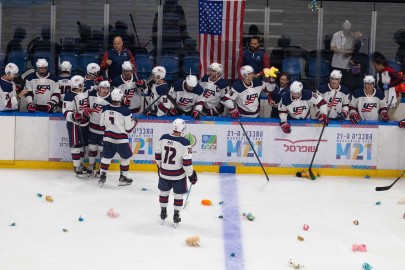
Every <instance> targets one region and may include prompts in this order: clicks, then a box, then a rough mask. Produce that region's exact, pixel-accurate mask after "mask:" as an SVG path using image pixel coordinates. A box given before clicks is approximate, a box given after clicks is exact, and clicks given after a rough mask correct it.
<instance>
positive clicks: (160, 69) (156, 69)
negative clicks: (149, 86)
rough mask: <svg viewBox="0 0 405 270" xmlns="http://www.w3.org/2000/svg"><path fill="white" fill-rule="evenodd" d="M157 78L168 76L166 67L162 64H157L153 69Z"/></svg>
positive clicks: (161, 78)
mask: <svg viewBox="0 0 405 270" xmlns="http://www.w3.org/2000/svg"><path fill="white" fill-rule="evenodd" d="M152 74H153V76H154V77H155V79H160V80H163V79H164V78H165V77H166V69H165V68H164V67H162V66H156V67H154V68H153V69H152Z"/></svg>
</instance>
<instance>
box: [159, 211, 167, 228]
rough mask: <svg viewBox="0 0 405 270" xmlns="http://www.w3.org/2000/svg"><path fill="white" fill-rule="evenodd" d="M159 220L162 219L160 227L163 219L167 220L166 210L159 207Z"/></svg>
mask: <svg viewBox="0 0 405 270" xmlns="http://www.w3.org/2000/svg"><path fill="white" fill-rule="evenodd" d="M160 218H161V219H162V225H163V223H164V222H165V219H166V218H167V209H166V207H161V210H160Z"/></svg>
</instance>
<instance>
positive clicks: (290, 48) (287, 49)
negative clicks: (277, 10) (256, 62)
mask: <svg viewBox="0 0 405 270" xmlns="http://www.w3.org/2000/svg"><path fill="white" fill-rule="evenodd" d="M277 45H278V48H275V49H273V51H272V52H271V54H270V59H271V65H272V66H274V67H276V68H277V69H278V70H282V67H283V66H282V64H283V59H286V58H303V59H307V58H308V52H307V51H306V50H304V49H302V48H301V47H300V46H296V45H291V38H290V36H288V35H282V36H281V37H280V38H279V39H278V40H277ZM284 71H285V70H284Z"/></svg>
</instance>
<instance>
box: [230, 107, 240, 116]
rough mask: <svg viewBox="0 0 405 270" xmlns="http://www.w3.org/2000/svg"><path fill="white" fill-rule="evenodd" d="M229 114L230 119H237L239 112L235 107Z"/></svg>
mask: <svg viewBox="0 0 405 270" xmlns="http://www.w3.org/2000/svg"><path fill="white" fill-rule="evenodd" d="M229 113H230V114H231V116H232V118H238V117H239V115H240V113H239V110H238V108H236V107H235V108H233V109H232V110H230V111H229Z"/></svg>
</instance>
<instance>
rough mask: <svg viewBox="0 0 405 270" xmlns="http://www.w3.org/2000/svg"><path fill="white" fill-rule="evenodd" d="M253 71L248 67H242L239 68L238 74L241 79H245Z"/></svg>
mask: <svg viewBox="0 0 405 270" xmlns="http://www.w3.org/2000/svg"><path fill="white" fill-rule="evenodd" d="M254 72H255V71H254V70H253V68H252V67H251V66H249V65H246V66H243V67H241V68H240V74H241V75H242V78H244V79H246V78H247V77H248V75H249V74H250V73H254Z"/></svg>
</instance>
